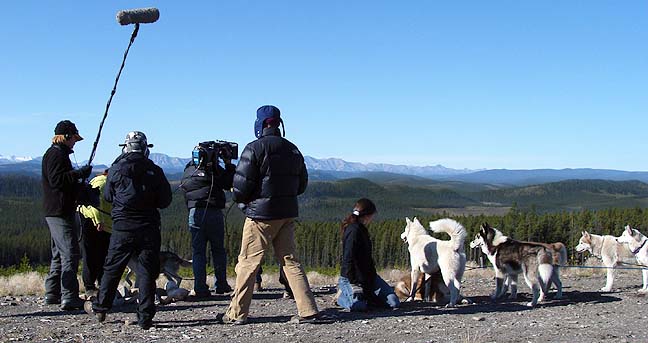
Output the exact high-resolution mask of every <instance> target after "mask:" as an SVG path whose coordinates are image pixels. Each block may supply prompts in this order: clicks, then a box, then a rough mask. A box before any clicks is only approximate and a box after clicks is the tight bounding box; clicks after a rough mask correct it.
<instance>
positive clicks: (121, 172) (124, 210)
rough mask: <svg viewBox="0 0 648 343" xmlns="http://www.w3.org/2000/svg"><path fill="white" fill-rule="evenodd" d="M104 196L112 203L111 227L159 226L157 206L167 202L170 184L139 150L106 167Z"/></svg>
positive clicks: (162, 206)
mask: <svg viewBox="0 0 648 343" xmlns="http://www.w3.org/2000/svg"><path fill="white" fill-rule="evenodd" d="M104 198H105V199H106V201H108V202H112V205H113V208H112V212H111V215H112V219H113V230H115V231H135V230H138V229H142V228H150V227H155V228H159V226H160V212H159V211H158V208H165V207H167V206H169V204H171V186H170V185H169V181H167V178H166V176H165V175H164V172H163V171H162V168H160V167H158V166H157V165H155V163H153V161H151V160H149V159H148V158H147V157H146V156H144V155H143V154H141V153H128V154H123V155H121V156H119V157H118V158H117V160H115V162H114V163H113V165H112V166H111V167H110V169H109V170H108V177H107V179H106V186H105V189H104Z"/></svg>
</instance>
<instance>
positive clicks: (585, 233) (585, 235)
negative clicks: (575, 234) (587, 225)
mask: <svg viewBox="0 0 648 343" xmlns="http://www.w3.org/2000/svg"><path fill="white" fill-rule="evenodd" d="M583 237H585V238H587V239H590V234H589V232H587V231H583Z"/></svg>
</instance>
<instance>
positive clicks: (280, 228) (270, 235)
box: [226, 218, 318, 320]
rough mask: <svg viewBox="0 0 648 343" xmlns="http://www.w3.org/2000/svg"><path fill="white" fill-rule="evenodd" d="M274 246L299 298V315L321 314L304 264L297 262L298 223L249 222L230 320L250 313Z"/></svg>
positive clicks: (245, 226) (277, 221)
mask: <svg viewBox="0 0 648 343" xmlns="http://www.w3.org/2000/svg"><path fill="white" fill-rule="evenodd" d="M270 244H272V246H273V248H274V252H275V256H276V257H277V260H278V261H279V263H280V264H281V266H282V268H283V270H284V272H285V273H286V278H287V279H288V284H289V285H290V287H291V288H292V290H293V294H294V295H295V302H296V303H297V312H298V314H299V316H301V317H308V316H312V315H315V314H317V313H318V310H317V305H316V304H315V297H314V296H313V292H312V291H311V289H310V285H309V284H308V279H307V278H306V274H305V273H304V269H303V268H302V266H301V264H300V263H299V261H297V259H296V258H295V222H294V219H293V218H288V219H276V220H263V221H261V220H254V219H250V218H246V219H245V225H244V226H243V239H242V241H241V252H240V254H239V256H238V263H237V264H236V286H235V288H234V294H232V302H231V303H230V306H229V308H228V309H227V313H226V314H227V317H229V318H230V319H233V320H239V319H241V320H244V319H246V318H247V316H248V313H249V312H250V303H251V302H252V294H253V291H254V282H255V279H256V274H257V270H258V269H259V265H260V264H261V261H262V260H263V255H264V254H265V252H266V250H267V249H268V247H269V246H270Z"/></svg>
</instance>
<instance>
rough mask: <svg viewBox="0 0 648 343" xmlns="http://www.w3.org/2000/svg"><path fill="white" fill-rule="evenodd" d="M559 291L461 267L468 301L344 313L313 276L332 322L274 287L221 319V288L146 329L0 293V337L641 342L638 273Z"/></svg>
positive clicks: (173, 307)
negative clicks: (319, 319)
mask: <svg viewBox="0 0 648 343" xmlns="http://www.w3.org/2000/svg"><path fill="white" fill-rule="evenodd" d="M562 279H563V283H564V286H565V288H564V293H565V294H564V295H565V297H564V299H561V300H553V299H552V296H553V294H554V293H553V292H552V293H551V294H550V298H549V300H548V301H546V302H544V303H542V304H541V305H540V306H538V307H537V308H534V309H529V308H527V307H526V306H524V304H525V303H526V302H527V301H529V293H528V292H529V290H528V288H527V287H526V285H520V293H521V294H520V297H519V299H517V300H516V301H503V302H500V303H493V302H491V300H490V298H489V297H488V294H490V292H491V291H492V289H493V281H492V273H491V272H490V271H484V270H473V271H468V272H467V273H466V276H465V278H464V284H463V290H462V293H463V294H464V295H465V296H466V297H468V298H470V299H472V301H473V302H474V303H473V304H467V305H460V306H458V307H456V308H444V307H443V306H438V305H434V304H429V303H424V302H420V301H418V302H413V303H405V304H403V306H402V307H401V308H400V309H399V310H396V311H391V310H382V311H376V312H369V313H348V312H344V311H342V309H340V308H338V307H337V306H335V304H334V303H333V297H334V295H335V294H334V288H332V287H326V286H322V285H314V290H315V293H316V296H317V303H318V305H319V307H320V309H321V310H322V311H323V312H324V313H325V314H327V315H328V316H330V317H332V318H334V319H335V322H334V323H332V324H292V323H289V320H290V318H291V316H292V315H294V314H295V313H296V309H295V305H294V301H292V300H289V299H283V298H282V290H281V289H279V288H273V289H266V290H264V291H262V292H258V293H256V294H255V296H254V300H253V303H252V311H251V314H250V321H249V323H248V324H247V325H243V326H230V325H222V324H218V323H217V322H216V319H215V318H216V315H217V314H218V313H221V312H223V311H224V310H225V309H226V307H227V304H228V297H227V296H217V297H214V298H213V299H210V300H207V301H191V299H188V300H186V301H180V302H177V303H173V304H169V305H166V306H160V307H159V312H158V313H157V315H156V317H155V320H156V325H155V327H154V328H152V329H151V330H148V331H144V330H141V329H140V328H139V327H138V326H137V325H134V324H133V323H132V320H133V319H134V318H135V315H134V313H133V311H134V307H133V305H124V306H122V307H119V308H116V309H115V311H114V312H113V313H110V314H109V315H108V318H107V319H106V322H105V323H102V324H99V323H96V322H95V321H94V320H93V319H94V318H91V317H90V316H88V315H87V314H85V313H84V312H82V311H78V312H71V313H70V312H61V311H59V309H58V307H57V306H55V305H45V304H43V302H42V300H41V299H40V297H36V296H5V297H2V298H0V301H1V306H0V341H2V342H16V341H24V342H51V341H55V342H120V343H121V342H185V341H213V342H371V341H375V342H549V341H551V342H602V341H605V342H608V341H609V342H646V341H648V326H646V323H648V311H646V308H647V305H648V298H646V297H645V296H644V295H643V294H640V293H638V292H637V290H638V289H639V288H640V285H641V273H640V272H639V271H637V270H630V271H620V272H619V273H618V275H617V279H616V281H615V288H614V291H613V292H610V293H599V292H598V289H599V288H600V287H601V286H603V284H604V282H605V280H604V276H603V274H602V273H600V272H598V271H591V270H566V271H564V272H563V277H562Z"/></svg>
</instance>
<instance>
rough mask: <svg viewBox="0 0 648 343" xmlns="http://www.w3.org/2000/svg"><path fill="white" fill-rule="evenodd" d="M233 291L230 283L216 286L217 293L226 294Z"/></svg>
mask: <svg viewBox="0 0 648 343" xmlns="http://www.w3.org/2000/svg"><path fill="white" fill-rule="evenodd" d="M232 291H233V289H232V287H230V285H227V284H226V285H225V286H222V287H216V294H225V293H229V292H232Z"/></svg>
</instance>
